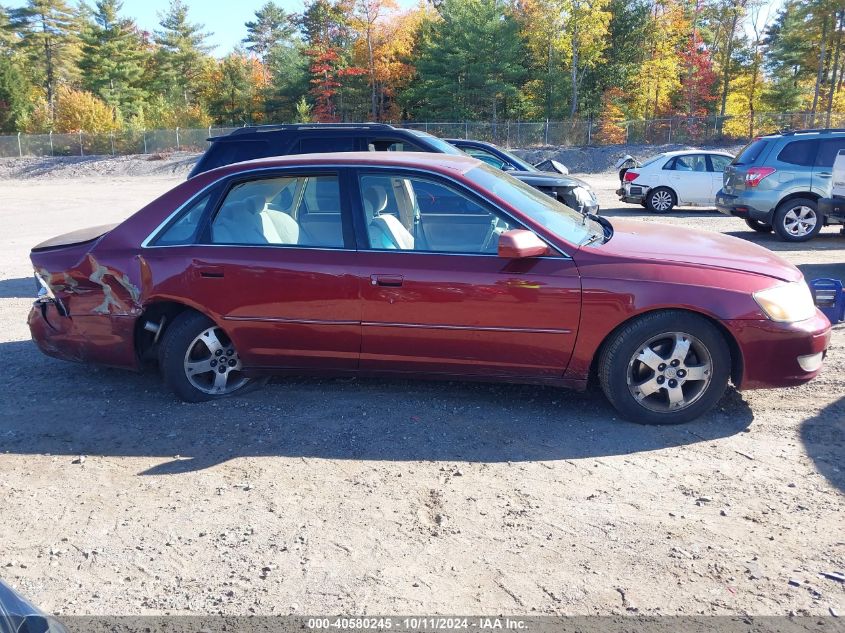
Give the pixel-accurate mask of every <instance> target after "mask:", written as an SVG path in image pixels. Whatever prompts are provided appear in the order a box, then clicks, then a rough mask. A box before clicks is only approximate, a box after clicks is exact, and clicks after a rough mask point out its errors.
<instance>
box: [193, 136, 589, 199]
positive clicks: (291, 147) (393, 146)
mask: <svg viewBox="0 0 845 633" xmlns="http://www.w3.org/2000/svg"><path fill="white" fill-rule="evenodd" d="M208 140H209V142H210V143H211V145H210V147H209V148H208V149H207V150H206V151H205V153H204V154H203V155H202V156H201V157H200V159H199V161H197V164H196V165H194V168H193V169H192V170H191V173H190V174H188V178H192V177H193V176H196V175H197V174H201V173H203V172H205V171H208V170H210V169H215V168H216V167H222V166H224V165H229V164H231V163H240V162H242V161H246V160H253V159H255V158H267V157H269V156H287V155H289V154H316V153H323V152H366V151H388V152H390V151H405V152H434V153H439V154H461V155H463V154H464V152H462V151H461V150H459V149H458V148H456V147H454V146H453V145H450V144H449V143H447V142H446V141H444V140H443V139H441V138H437V137H436V136H433V135H431V134H428V133H427V132H422V131H420V130H409V129H404V128H397V127H394V126H392V125H387V124H386V123H307V124H306V123H303V124H290V125H260V126H252V127H243V128H238V129H237V130H235V131H233V132H232V133H231V134H228V135H226V136H216V137H213V138H210V139H208ZM508 173H509V174H510V175H512V176H514V177H516V178H519V179H520V180H522V181H523V182H524V183H526V184H528V185H531V186H532V187H534V188H536V189H539V190H540V191H543V192H544V193H547V194H549V195H550V196H553V197H555V198H557V199H558V200H560V201H561V202H563V203H564V204H565V205H567V206H569V207H571V208H572V209H576V210H578V211H580V212H582V213H598V210H599V206H598V201H597V199H596V196H595V194H594V193H593V192H592V190H591V189H590V187H589V185H587V184H586V183H584V182H583V181H580V180H577V179H576V178H572V177H570V176H565V175H562V174H553V173H547V172H540V171H509V172H508Z"/></svg>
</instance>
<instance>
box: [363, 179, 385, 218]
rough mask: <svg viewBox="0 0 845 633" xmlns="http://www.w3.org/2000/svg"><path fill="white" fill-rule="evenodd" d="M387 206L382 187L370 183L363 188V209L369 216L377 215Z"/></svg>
mask: <svg viewBox="0 0 845 633" xmlns="http://www.w3.org/2000/svg"><path fill="white" fill-rule="evenodd" d="M386 208H387V192H386V191H385V190H384V187H379V186H378V185H370V186H369V187H367V188H366V189H364V210H365V211H366V212H367V214H368V215H370V216H373V217H374V216H376V215H379V214H380V213H381V212H382V211H384V210H385V209H386Z"/></svg>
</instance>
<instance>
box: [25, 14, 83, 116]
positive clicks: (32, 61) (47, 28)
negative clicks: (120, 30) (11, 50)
mask: <svg viewBox="0 0 845 633" xmlns="http://www.w3.org/2000/svg"><path fill="white" fill-rule="evenodd" d="M9 17H10V20H9V28H10V29H12V30H13V31H15V32H16V33H17V34H18V36H19V38H20V39H19V40H18V47H19V48H20V49H21V51H22V52H23V54H24V55H25V57H26V58H27V61H28V65H29V68H30V72H31V75H32V77H33V79H34V80H35V83H37V84H39V85H41V86H42V87H43V88H44V95H45V97H46V99H47V103H48V104H49V106H50V107H51V108H52V106H53V104H54V102H55V96H56V91H57V88H58V86H59V84H60V83H61V82H62V81H67V80H69V79H71V78H72V77H73V73H74V71H75V58H76V56H77V53H78V43H79V41H78V37H77V35H76V33H77V32H78V31H79V26H80V25H79V16H78V15H77V13H76V12H75V11H74V10H73V9H72V8H71V7H70V6H68V4H67V3H66V2H65V0H28V2H27V3H26V5H25V6H23V7H20V8H17V9H11V10H10V11H9Z"/></svg>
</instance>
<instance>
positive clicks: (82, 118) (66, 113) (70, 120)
mask: <svg viewBox="0 0 845 633" xmlns="http://www.w3.org/2000/svg"><path fill="white" fill-rule="evenodd" d="M117 127H118V124H117V122H116V121H115V117H114V110H113V109H112V108H110V107H109V106H108V105H107V104H106V103H104V102H103V101H102V100H101V99H98V98H97V96H96V95H94V94H92V93H90V92H87V91H84V90H74V89H73V88H70V87H69V86H60V87H59V89H58V92H57V94H56V108H55V131H56V132H79V131H80V130H82V131H85V132H89V133H98V132H113V131H114V130H115V129H117Z"/></svg>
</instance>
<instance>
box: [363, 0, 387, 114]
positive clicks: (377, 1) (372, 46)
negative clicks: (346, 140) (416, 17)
mask: <svg viewBox="0 0 845 633" xmlns="http://www.w3.org/2000/svg"><path fill="white" fill-rule="evenodd" d="M395 7H396V3H395V2H394V1H393V0H355V8H354V11H355V12H354V14H353V20H352V24H353V27H354V28H355V29H356V30H357V31H358V34H359V41H363V44H364V46H365V48H366V52H367V59H366V67H367V71H368V73H369V78H370V117H371V118H372V119H373V120H374V121H379V120H381V110H380V108H379V102H380V98H379V97H380V94H379V93H380V92H381V89H380V86H379V83H378V80H377V79H376V47H377V46H378V42H377V40H378V39H380V38H379V34H378V32H377V31H378V30H379V27H380V26H381V25H380V24H379V18H383V17H384V13H385V11H389V10H391V9H394V8H395Z"/></svg>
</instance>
